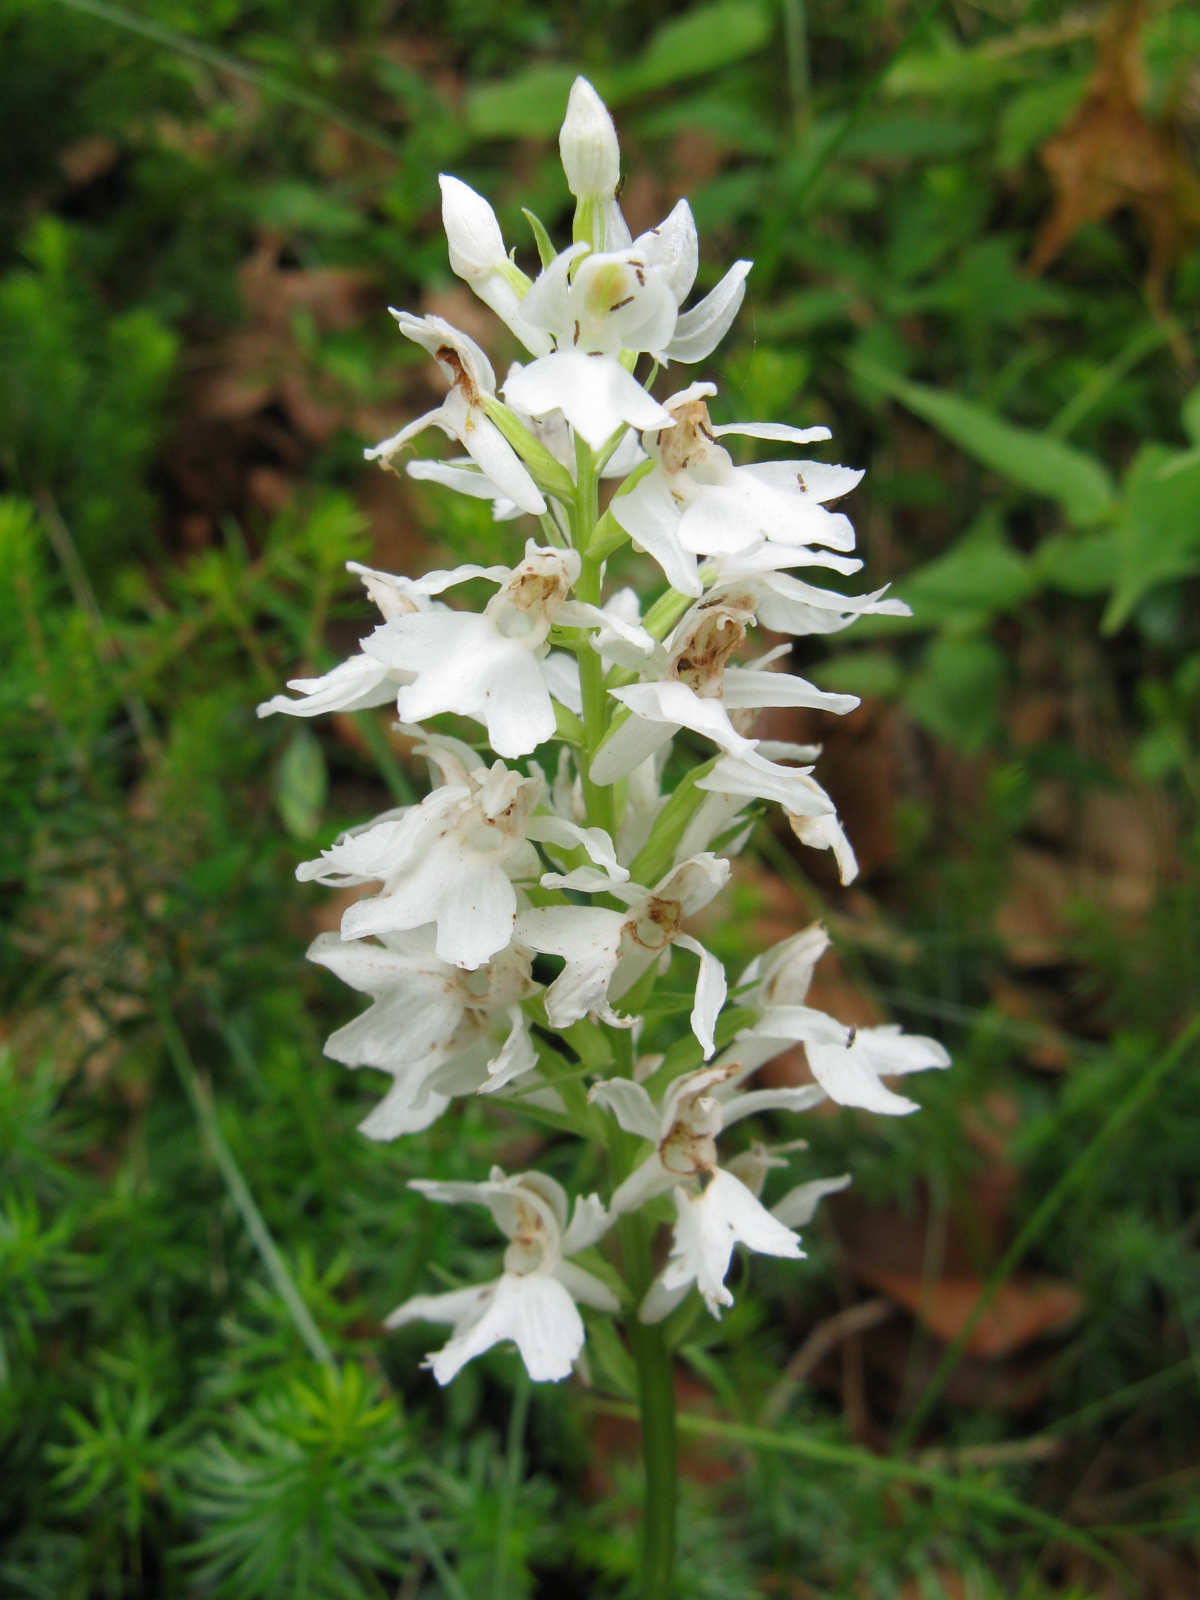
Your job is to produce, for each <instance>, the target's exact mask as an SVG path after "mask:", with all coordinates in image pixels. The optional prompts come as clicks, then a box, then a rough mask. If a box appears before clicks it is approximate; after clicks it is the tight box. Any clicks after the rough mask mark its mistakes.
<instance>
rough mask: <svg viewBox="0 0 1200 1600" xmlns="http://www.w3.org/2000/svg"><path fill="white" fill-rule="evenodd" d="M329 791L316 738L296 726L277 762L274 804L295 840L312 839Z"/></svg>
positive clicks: (323, 763) (320, 750) (321, 751)
mask: <svg viewBox="0 0 1200 1600" xmlns="http://www.w3.org/2000/svg"><path fill="white" fill-rule="evenodd" d="M328 794H329V772H328V769H327V768H326V765H325V753H324V751H323V750H322V749H321V745H320V742H319V740H318V739H317V738H316V736H315V734H313V733H312V731H311V730H310V729H308V728H305V727H300V728H297V729H296V731H295V733H294V734H293V735H292V737H291V739H290V740H289V741H288V746H287V749H286V750H285V751H284V752H283V760H282V761H281V762H280V763H279V777H278V780H277V783H276V789H275V803H276V805H277V806H278V807H279V815H280V817H281V818H282V819H283V825H284V827H285V828H286V829H287V831H288V832H289V833H290V834H291V835H292V837H293V838H295V839H311V838H312V836H313V834H314V833H316V831H317V828H318V826H319V824H320V821H321V812H322V810H323V809H324V806H325V801H326V798H327V797H328Z"/></svg>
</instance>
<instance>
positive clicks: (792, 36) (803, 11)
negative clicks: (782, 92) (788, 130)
mask: <svg viewBox="0 0 1200 1600" xmlns="http://www.w3.org/2000/svg"><path fill="white" fill-rule="evenodd" d="M783 33H784V40H785V43H786V46H787V67H788V93H789V95H790V97H791V102H792V122H793V123H794V125H795V129H796V135H797V137H799V136H800V134H802V133H803V131H804V129H805V128H806V127H807V126H808V121H809V116H810V112H811V109H812V107H811V104H810V99H811V95H812V84H811V82H810V79H809V62H808V8H807V5H806V4H805V0H784V4H783Z"/></svg>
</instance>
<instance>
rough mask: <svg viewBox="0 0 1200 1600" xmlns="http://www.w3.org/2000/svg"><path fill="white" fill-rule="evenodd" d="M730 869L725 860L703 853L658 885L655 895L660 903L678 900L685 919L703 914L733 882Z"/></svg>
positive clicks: (654, 890)
mask: <svg viewBox="0 0 1200 1600" xmlns="http://www.w3.org/2000/svg"><path fill="white" fill-rule="evenodd" d="M730 871H731V869H730V866H729V863H728V861H726V860H725V858H724V857H723V856H714V855H711V854H710V853H709V852H708V851H703V852H702V853H701V854H700V855H698V856H693V857H692V858H691V859H690V860H688V861H681V862H680V863H679V864H678V866H674V867H672V868H671V870H670V872H668V873H667V874H666V875H665V876H664V877H663V878H661V879H660V880H659V882H658V883H656V884H655V886H654V889H653V893H654V895H655V897H656V898H657V899H660V900H675V901H677V902H678V903H679V906H680V909H681V910H682V912H683V914H684V916H685V917H688V916H691V914H692V912H694V911H702V910H703V909H704V907H705V906H706V905H707V904H708V903H709V901H710V900H712V899H714V898H715V897H716V896H717V895H718V894H720V892H721V890H722V889H723V888H724V887H725V885H726V884H727V883H728V882H729V875H730Z"/></svg>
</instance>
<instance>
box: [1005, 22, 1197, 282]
mask: <svg viewBox="0 0 1200 1600" xmlns="http://www.w3.org/2000/svg"><path fill="white" fill-rule="evenodd" d="M1145 22H1146V8H1145V7H1144V6H1143V5H1141V4H1140V3H1135V4H1126V5H1119V6H1117V7H1116V9H1115V10H1114V11H1113V14H1112V17H1111V20H1110V24H1109V26H1108V28H1107V30H1106V32H1105V33H1104V34H1103V35H1102V37H1101V39H1100V59H1099V61H1098V63H1097V65H1096V70H1095V72H1094V73H1093V75H1092V80H1091V83H1090V84H1089V86H1088V92H1087V95H1086V97H1085V99H1084V102H1083V104H1082V105H1081V106H1080V107H1079V110H1078V111H1077V112H1076V113H1075V115H1074V116H1073V117H1072V118H1071V120H1070V121H1069V122H1068V123H1067V125H1066V127H1065V128H1063V129H1061V131H1060V132H1058V133H1056V134H1055V135H1054V137H1053V138H1051V139H1048V140H1047V141H1046V143H1045V144H1044V145H1043V146H1042V150H1041V158H1042V163H1043V165H1044V166H1045V168H1046V171H1047V172H1048V173H1049V175H1050V180H1051V182H1052V183H1053V185H1054V191H1055V203H1054V209H1053V211H1052V212H1051V214H1050V216H1049V217H1048V218H1047V219H1046V221H1045V222H1044V223H1043V225H1042V229H1041V231H1040V233H1039V234H1038V237H1037V239H1036V240H1035V241H1034V246H1033V251H1032V254H1031V255H1030V257H1029V261H1028V263H1027V266H1028V270H1029V271H1030V272H1031V273H1036V272H1041V271H1043V270H1044V269H1045V268H1046V267H1048V266H1049V265H1050V263H1051V262H1052V261H1053V260H1054V259H1055V257H1056V256H1057V255H1058V254H1059V253H1060V252H1061V251H1062V250H1063V249H1064V248H1065V246H1066V245H1067V244H1068V243H1069V242H1070V241H1071V240H1072V239H1073V238H1074V237H1075V235H1076V234H1077V233H1078V232H1079V230H1080V229H1081V228H1082V227H1085V226H1086V225H1087V224H1088V223H1092V222H1103V221H1104V220H1105V218H1107V217H1110V216H1112V214H1113V213H1114V212H1116V211H1120V210H1123V209H1126V208H1128V209H1129V210H1132V211H1133V213H1134V215H1135V216H1136V218H1137V220H1138V223H1139V226H1140V227H1141V230H1142V233H1143V235H1144V237H1145V240H1146V246H1147V250H1148V252H1149V262H1148V267H1147V274H1146V289H1147V293H1148V295H1149V297H1150V299H1151V301H1152V303H1153V304H1154V305H1155V306H1157V307H1160V308H1161V307H1163V306H1164V305H1165V290H1166V275H1167V272H1168V270H1169V269H1170V267H1171V266H1172V265H1173V263H1174V262H1176V261H1177V260H1178V259H1179V258H1180V257H1181V256H1182V255H1183V254H1184V252H1185V251H1186V249H1187V247H1188V245H1189V244H1190V242H1191V240H1192V238H1193V237H1194V236H1195V234H1196V233H1197V231H1200V179H1198V178H1197V176H1196V173H1195V172H1194V170H1193V169H1192V167H1191V165H1190V163H1189V161H1188V159H1187V157H1186V155H1185V154H1184V152H1183V150H1182V149H1181V147H1180V146H1179V144H1178V142H1177V141H1176V139H1175V137H1174V135H1173V133H1172V131H1171V130H1170V129H1169V128H1168V127H1167V126H1166V125H1165V124H1156V123H1152V122H1150V121H1149V120H1148V118H1147V117H1146V115H1145V113H1144V111H1143V110H1142V106H1143V104H1144V102H1145V95H1146V85H1145V72H1144V69H1143V66H1142V58H1141V48H1142V30H1143V28H1144V26H1145Z"/></svg>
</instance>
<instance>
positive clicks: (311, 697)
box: [258, 656, 403, 717]
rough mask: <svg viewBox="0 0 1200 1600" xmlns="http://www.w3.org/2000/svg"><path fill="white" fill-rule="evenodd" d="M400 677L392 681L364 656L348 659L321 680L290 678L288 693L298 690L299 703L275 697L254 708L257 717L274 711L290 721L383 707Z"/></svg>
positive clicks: (387, 674)
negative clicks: (289, 690)
mask: <svg viewBox="0 0 1200 1600" xmlns="http://www.w3.org/2000/svg"><path fill="white" fill-rule="evenodd" d="M401 682H403V678H402V677H396V676H394V675H393V674H392V673H391V672H389V671H388V669H387V667H385V666H382V665H381V664H380V663H379V662H378V661H372V660H371V659H370V658H369V657H368V656H351V657H350V659H349V660H348V661H343V662H341V664H340V665H338V666H336V667H334V669H333V670H332V672H327V673H326V674H325V676H324V677H323V678H292V679H291V680H290V681H289V683H288V688H289V689H298V690H299V691H300V692H301V694H303V695H304V699H303V700H289V699H288V697H287V695H285V694H277V695H275V696H274V697H273V698H272V699H270V700H264V701H263V703H262V705H260V706H259V708H258V714H259V716H260V717H269V716H270V715H271V714H272V712H274V711H283V712H286V713H287V715H288V716H291V717H315V716H319V715H320V714H321V713H322V712H324V711H365V710H367V709H369V708H370V707H371V706H382V705H386V704H387V703H388V701H389V700H391V699H392V697H393V696H394V695H395V693H396V689H397V688H398V686H399V684H400V683H401Z"/></svg>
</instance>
